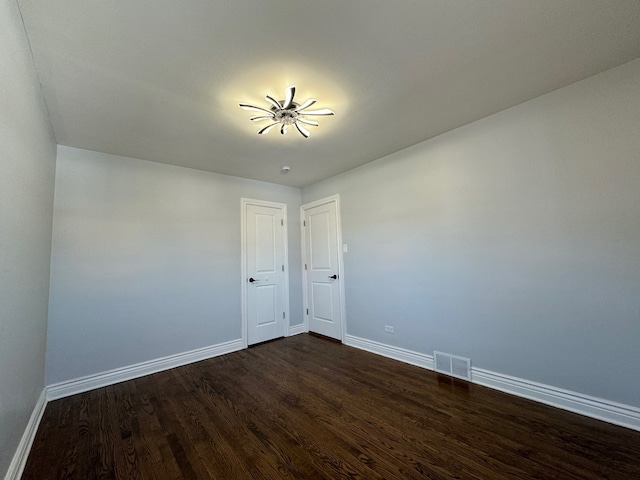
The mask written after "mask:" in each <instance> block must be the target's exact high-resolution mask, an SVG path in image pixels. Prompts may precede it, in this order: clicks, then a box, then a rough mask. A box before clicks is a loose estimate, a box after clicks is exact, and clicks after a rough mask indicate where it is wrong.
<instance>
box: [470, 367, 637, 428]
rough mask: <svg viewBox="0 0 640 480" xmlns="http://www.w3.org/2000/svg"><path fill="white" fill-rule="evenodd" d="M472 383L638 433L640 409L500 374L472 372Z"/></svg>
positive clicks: (476, 369) (473, 370)
mask: <svg viewBox="0 0 640 480" xmlns="http://www.w3.org/2000/svg"><path fill="white" fill-rule="evenodd" d="M471 381H472V382H473V383H477V384H478V385H484V386H485V387H490V388H493V389H495V390H500V391H501V392H505V393H510V394H512V395H516V396H518V397H523V398H528V399H529V400H535V401H536V402H540V403H544V404H546V405H551V406H552V407H557V408H561V409H563V410H568V411H570V412H574V413H579V414H580V415H585V416H587V417H591V418H595V419H598V420H603V421H605V422H609V423H613V424H615V425H620V426H622V427H627V428H630V429H632V430H637V431H640V408H636V407H633V406H631V405H623V404H621V403H616V402H612V401H610V400H605V399H602V398H596V397H591V396H589V395H585V394H582V393H577V392H572V391H570V390H564V389H562V388H557V387H553V386H551V385H544V384H541V383H537V382H532V381H530V380H525V379H522V378H516V377H511V376H509V375H503V374H501V373H496V372H491V371H489V370H483V369H481V368H475V367H474V368H472V369H471Z"/></svg>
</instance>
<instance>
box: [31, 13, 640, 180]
mask: <svg viewBox="0 0 640 480" xmlns="http://www.w3.org/2000/svg"><path fill="white" fill-rule="evenodd" d="M19 4H20V8H21V11H22V14H23V17H24V22H25V27H26V31H27V35H28V37H29V41H30V43H31V47H32V50H33V56H34V59H35V62H36V66H37V68H38V72H39V75H40V79H41V82H42V87H43V91H44V95H45V98H46V102H47V105H48V108H49V111H50V114H51V121H52V123H53V129H54V132H55V135H56V138H57V141H58V143H59V144H62V145H69V146H74V147H80V148H85V149H89V150H97V151H100V152H106V153H112V154H116V155H123V156H129V157H136V158H141V159H147V160H153V161H157V162H162V163H169V164H174V165H181V166H185V167H192V168H197V169H201V170H208V171H213V172H218V173H224V174H229V175H237V176H240V177H247V178H253V179H258V180H264V181H268V182H274V183H281V184H286V185H292V186H297V187H302V186H305V185H308V184H311V183H313V182H316V181H318V180H321V179H324V178H327V177H330V176H333V175H335V174H337V173H340V172H343V171H346V170H349V169H351V168H353V167H356V166H358V165H361V164H363V163H366V162H369V161H372V160H375V159H377V158H380V157H382V156H384V155H387V154H389V153H392V152H394V151H397V150H400V149H402V148H405V147H408V146H410V145H413V144H416V143H418V142H421V141H423V140H426V139H428V138H431V137H434V136H436V135H438V134H441V133H443V132H446V131H449V130H451V129H454V128H456V127H459V126H461V125H464V124H467V123H469V122H472V121H474V120H477V119H479V118H482V117H484V116H487V115H490V114H492V113H495V112H497V111H500V110H503V109H505V108H508V107H510V106H513V105H516V104H518V103H521V102H524V101H526V100H529V99H531V98H534V97H536V96H539V95H541V94H544V93H546V92H549V91H552V90H555V89H557V88H559V87H562V86H565V85H568V84H570V83H572V82H575V81H577V80H580V79H582V78H585V77H587V76H590V75H593V74H595V73H598V72H601V71H603V70H606V69H608V68H610V67H613V66H616V65H619V64H622V63H625V62H627V61H630V60H632V59H634V58H636V57H639V56H640V1H638V0H396V1H388V0H387V1H383V0H348V1H345V0H324V1H314V2H311V1H302V0H251V1H249V0H243V1H233V0H180V1H176V0H129V1H126V0H108V1H105V0H61V1H55V2H52V1H51V0H19ZM291 84H295V85H296V86H297V95H296V100H298V101H301V100H306V99H307V98H309V97H314V98H317V99H318V103H317V104H316V105H315V106H314V108H315V107H316V106H317V107H318V108H331V109H333V110H334V111H335V112H336V115H335V116H333V117H321V118H319V122H320V126H319V127H317V128H314V127H309V129H310V130H311V131H312V134H311V135H312V136H311V138H309V139H306V140H305V139H304V138H303V137H301V136H300V135H299V134H298V133H297V132H295V131H290V132H289V133H288V134H287V135H285V136H282V135H280V133H279V132H278V131H277V130H272V131H271V132H270V133H269V134H267V135H264V136H258V135H256V131H257V130H258V128H259V125H258V124H255V123H252V122H250V121H249V120H248V118H249V117H250V116H251V113H249V112H246V111H243V110H241V109H240V108H239V107H238V103H240V102H248V103H254V104H257V105H264V106H267V104H266V102H265V101H264V95H265V94H267V93H268V94H271V95H273V96H275V97H276V98H278V99H280V98H283V92H284V89H285V88H286V87H287V86H289V85H291ZM282 165H290V166H291V173H290V174H288V175H283V174H281V173H280V167H281V166H282Z"/></svg>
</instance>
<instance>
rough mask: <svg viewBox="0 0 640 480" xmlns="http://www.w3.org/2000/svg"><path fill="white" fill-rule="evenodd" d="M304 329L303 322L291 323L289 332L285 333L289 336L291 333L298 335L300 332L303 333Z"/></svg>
mask: <svg viewBox="0 0 640 480" xmlns="http://www.w3.org/2000/svg"><path fill="white" fill-rule="evenodd" d="M305 332H306V330H305V328H304V323H301V324H300V325H292V326H290V327H289V333H288V334H287V336H288V337H291V336H293V335H299V334H301V333H305Z"/></svg>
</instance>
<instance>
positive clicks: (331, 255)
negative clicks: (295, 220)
mask: <svg viewBox="0 0 640 480" xmlns="http://www.w3.org/2000/svg"><path fill="white" fill-rule="evenodd" d="M303 212H304V227H303V228H304V229H305V230H304V232H305V233H304V237H305V245H304V248H305V262H306V292H307V299H306V303H307V308H308V319H309V331H311V332H316V333H320V334H322V335H325V336H328V337H332V338H336V339H338V340H342V321H343V319H342V294H341V291H342V290H341V283H340V282H342V279H341V272H340V248H339V246H340V244H339V240H340V239H339V235H338V215H337V202H336V201H335V200H331V201H328V202H327V203H322V204H320V205H316V206H314V207H309V208H305V207H304V206H303Z"/></svg>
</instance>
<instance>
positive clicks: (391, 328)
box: [384, 325, 393, 333]
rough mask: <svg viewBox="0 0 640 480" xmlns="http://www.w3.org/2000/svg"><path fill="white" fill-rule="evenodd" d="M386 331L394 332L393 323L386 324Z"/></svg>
mask: <svg viewBox="0 0 640 480" xmlns="http://www.w3.org/2000/svg"><path fill="white" fill-rule="evenodd" d="M384 331H385V332H387V333H393V327H392V326H391V325H385V326H384Z"/></svg>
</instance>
